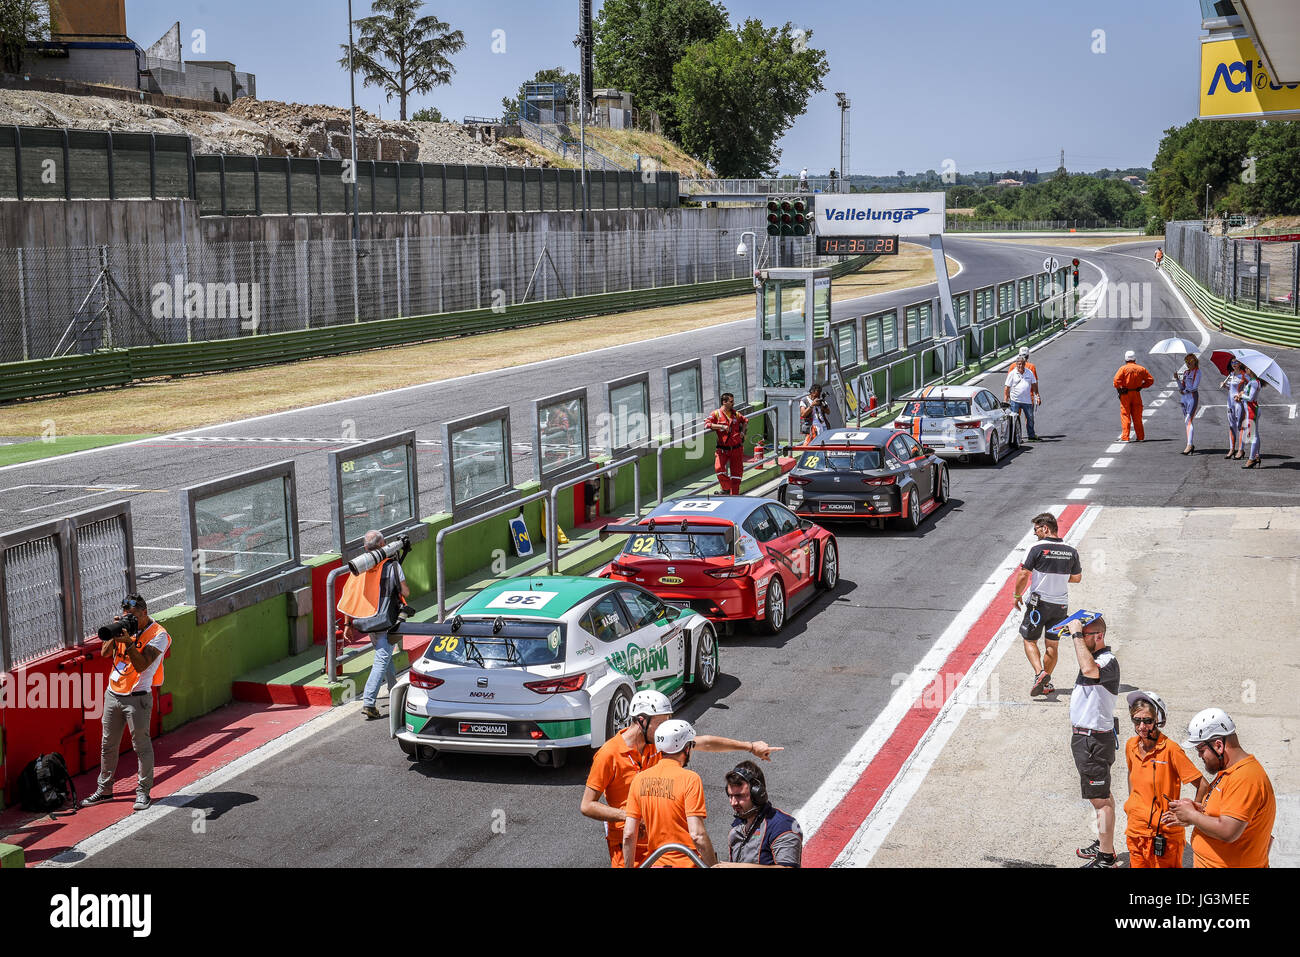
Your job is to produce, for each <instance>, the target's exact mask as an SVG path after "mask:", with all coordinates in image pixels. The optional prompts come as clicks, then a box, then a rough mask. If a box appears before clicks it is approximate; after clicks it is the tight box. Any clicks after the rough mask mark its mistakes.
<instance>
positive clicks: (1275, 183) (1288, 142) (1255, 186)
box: [1247, 120, 1300, 216]
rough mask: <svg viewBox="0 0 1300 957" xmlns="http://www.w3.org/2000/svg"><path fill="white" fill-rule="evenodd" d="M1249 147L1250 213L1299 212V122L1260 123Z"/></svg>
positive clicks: (1290, 213) (1293, 213) (1291, 213)
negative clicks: (1252, 166)
mask: <svg viewBox="0 0 1300 957" xmlns="http://www.w3.org/2000/svg"><path fill="white" fill-rule="evenodd" d="M1248 145H1249V147H1250V155H1251V156H1252V157H1253V158H1254V160H1255V166H1254V168H1253V170H1252V171H1251V173H1252V175H1250V176H1247V183H1248V194H1249V197H1250V203H1251V207H1252V211H1253V212H1258V213H1264V214H1274V215H1287V216H1293V215H1295V214H1297V213H1300V123H1295V122H1288V121H1285V120H1282V121H1270V122H1267V123H1262V124H1260V126H1259V128H1258V129H1256V130H1255V131H1254V132H1253V133H1252V134H1251V137H1250V141H1249V144H1248ZM1251 179H1253V180H1254V182H1253V183H1250V180H1251Z"/></svg>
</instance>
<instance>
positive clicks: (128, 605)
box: [122, 598, 144, 611]
mask: <svg viewBox="0 0 1300 957" xmlns="http://www.w3.org/2000/svg"><path fill="white" fill-rule="evenodd" d="M143 604H144V603H143V602H139V601H136V600H135V599H134V598H128V599H126V600H125V601H124V602H122V610H123V611H130V610H131V609H132V608H139V607H141V606H142V605H143Z"/></svg>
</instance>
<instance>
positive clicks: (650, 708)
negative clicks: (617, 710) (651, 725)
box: [627, 691, 673, 718]
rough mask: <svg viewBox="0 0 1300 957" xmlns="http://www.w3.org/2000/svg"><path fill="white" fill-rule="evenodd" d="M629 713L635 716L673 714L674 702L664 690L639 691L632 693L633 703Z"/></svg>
mask: <svg viewBox="0 0 1300 957" xmlns="http://www.w3.org/2000/svg"><path fill="white" fill-rule="evenodd" d="M627 713H628V715H629V716H630V717H633V718H635V717H636V716H637V715H640V714H646V715H653V714H672V713H673V703H672V702H671V701H669V700H668V696H667V695H666V694H664V693H663V692H662V691H638V692H637V693H636V694H634V695H632V704H631V705H630V706H629V707H628V712H627Z"/></svg>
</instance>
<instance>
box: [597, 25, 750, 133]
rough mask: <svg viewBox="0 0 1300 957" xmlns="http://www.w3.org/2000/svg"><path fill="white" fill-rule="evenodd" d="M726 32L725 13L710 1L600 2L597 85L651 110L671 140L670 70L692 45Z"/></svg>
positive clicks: (674, 125) (673, 113)
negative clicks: (625, 96) (623, 93)
mask: <svg viewBox="0 0 1300 957" xmlns="http://www.w3.org/2000/svg"><path fill="white" fill-rule="evenodd" d="M727 27H728V20H727V11H726V8H725V7H723V6H722V4H720V3H713V2H711V0H605V3H604V4H603V6H601V8H600V13H599V14H597V16H596V20H595V23H594V25H593V30H594V32H595V47H594V50H593V59H594V60H595V67H596V82H597V85H598V86H609V87H616V88H617V89H619V90H622V91H623V92H625V93H630V94H632V105H633V106H634V107H636V108H637V109H638V110H644V109H650V110H655V111H656V112H657V113H658V114H659V119H660V122H661V123H662V124H663V128H664V132H665V133H666V134H668V136H670V137H672V138H674V139H676V138H677V133H678V120H677V115H676V108H675V106H674V101H673V68H674V67H675V66H676V65H677V61H678V60H680V59H681V58H682V56H683V55H685V53H686V50H687V49H688V48H689V47H690V46H691V45H692V44H694V43H698V42H700V41H703V40H712V39H713V38H714V37H716V36H717V35H718V34H720V33H722V32H723V31H725V30H726V29H727Z"/></svg>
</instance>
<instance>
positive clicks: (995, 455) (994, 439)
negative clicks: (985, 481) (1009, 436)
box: [989, 432, 1002, 465]
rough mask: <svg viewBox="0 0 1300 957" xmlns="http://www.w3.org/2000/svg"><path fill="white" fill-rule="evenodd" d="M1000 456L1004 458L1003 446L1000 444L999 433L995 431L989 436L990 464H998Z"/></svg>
mask: <svg viewBox="0 0 1300 957" xmlns="http://www.w3.org/2000/svg"><path fill="white" fill-rule="evenodd" d="M1000 458H1002V446H1001V445H999V444H998V434H997V433H996V432H994V433H993V434H992V435H990V436H989V465H997V464H998V459H1000Z"/></svg>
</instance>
